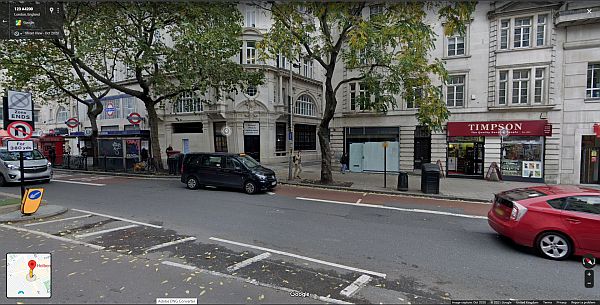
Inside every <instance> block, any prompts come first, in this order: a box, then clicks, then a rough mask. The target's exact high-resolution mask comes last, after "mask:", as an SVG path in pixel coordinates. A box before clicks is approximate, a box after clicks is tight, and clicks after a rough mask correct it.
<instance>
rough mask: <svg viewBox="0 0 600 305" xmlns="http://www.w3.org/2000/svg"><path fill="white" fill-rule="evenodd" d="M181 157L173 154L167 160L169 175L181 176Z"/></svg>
mask: <svg viewBox="0 0 600 305" xmlns="http://www.w3.org/2000/svg"><path fill="white" fill-rule="evenodd" d="M181 156H182V154H173V155H171V156H169V158H168V159H167V165H168V166H169V175H179V174H181V173H180V171H181Z"/></svg>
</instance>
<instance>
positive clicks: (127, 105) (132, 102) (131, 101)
mask: <svg viewBox="0 0 600 305" xmlns="http://www.w3.org/2000/svg"><path fill="white" fill-rule="evenodd" d="M123 111H124V113H123V116H125V117H127V116H129V115H130V114H131V113H133V112H137V101H136V99H135V98H134V97H127V98H124V99H123Z"/></svg>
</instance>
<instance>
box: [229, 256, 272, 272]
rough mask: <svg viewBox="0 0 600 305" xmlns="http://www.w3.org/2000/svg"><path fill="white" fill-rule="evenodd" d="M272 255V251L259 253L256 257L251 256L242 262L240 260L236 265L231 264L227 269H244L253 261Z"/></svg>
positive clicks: (230, 270) (231, 270)
mask: <svg viewBox="0 0 600 305" xmlns="http://www.w3.org/2000/svg"><path fill="white" fill-rule="evenodd" d="M270 256H271V253H269V252H265V253H263V254H259V255H257V256H255V257H251V258H249V259H247V260H245V261H241V262H239V263H237V264H235V265H231V266H229V267H227V271H229V272H233V271H236V270H238V269H242V268H244V267H246V266H248V265H250V264H252V263H256V262H258V261H261V260H263V259H266V258H269V257H270Z"/></svg>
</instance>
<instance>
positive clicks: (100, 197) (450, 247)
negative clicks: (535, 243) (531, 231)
mask: <svg viewBox="0 0 600 305" xmlns="http://www.w3.org/2000/svg"><path fill="white" fill-rule="evenodd" d="M57 180H61V181H62V182H58V181H55V182H52V183H51V184H49V185H47V186H46V193H45V199H46V200H47V201H48V202H50V203H54V204H60V205H63V206H65V207H68V208H75V209H81V210H86V211H93V212H96V213H104V214H108V215H114V216H118V217H124V218H127V219H132V220H136V221H140V222H144V223H149V224H154V225H158V226H162V228H161V229H160V230H159V229H153V228H149V227H144V226H140V227H137V228H131V229H127V230H120V231H115V232H111V233H107V234H104V235H102V236H100V237H99V238H92V239H90V240H89V242H90V243H94V244H100V245H106V246H107V248H108V247H112V248H110V249H115V251H118V250H119V249H120V250H122V251H126V252H124V253H125V254H127V255H129V256H136V255H137V256H143V257H146V254H144V253H143V252H142V251H141V249H144V248H146V249H147V248H148V247H149V246H152V245H153V244H160V243H163V242H165V241H168V240H173V239H174V238H175V239H176V238H189V237H195V238H196V240H195V241H193V242H188V243H182V244H179V245H177V246H171V247H166V248H163V249H161V250H160V251H159V252H157V253H155V254H154V255H159V254H158V253H160V255H161V256H165V257H166V259H169V260H173V261H174V260H178V261H179V262H181V263H183V264H186V265H193V266H196V267H198V268H202V269H206V270H217V271H219V272H225V271H223V270H225V269H226V268H227V267H228V266H231V265H233V264H235V263H239V262H240V261H243V260H244V259H247V258H249V257H253V256H256V255H259V254H261V253H264V252H269V251H266V250H265V249H257V248H256V246H258V247H262V248H266V249H267V250H272V251H270V252H271V253H272V254H273V255H272V256H271V257H269V258H267V259H264V260H261V261H259V262H256V263H253V264H251V265H249V266H247V267H244V268H241V269H239V270H237V272H233V273H231V272H230V274H236V276H240V277H243V278H252V279H255V280H257V281H259V282H261V283H268V284H269V285H277V286H282V287H286V288H290V289H295V290H298V291H306V292H310V293H314V294H315V295H319V296H324V297H331V298H335V299H338V300H344V301H349V302H373V303H379V302H388V303H408V302H411V303H431V302H434V301H435V302H443V301H449V300H450V299H598V297H599V296H600V290H599V289H600V288H594V289H586V288H584V285H583V270H584V269H583V267H582V266H581V264H580V262H579V261H578V260H576V259H573V260H570V261H564V262H555V261H550V260H546V259H542V258H540V257H538V256H536V255H535V254H534V253H533V251H531V250H529V249H527V248H523V247H518V246H515V245H513V244H512V243H511V242H509V241H506V240H503V239H501V238H499V237H498V236H497V235H496V234H495V233H494V232H493V231H492V230H491V229H490V228H489V227H488V224H487V221H486V220H485V219H483V218H484V217H482V216H483V215H485V211H486V210H487V209H488V208H489V206H486V205H482V204H475V203H460V202H448V201H438V200H427V199H418V198H405V197H404V198H403V197H395V196H377V195H372V194H361V193H352V192H333V191H322V190H313V189H308V188H293V187H286V186H280V187H278V189H276V190H275V194H259V195H253V196H248V195H245V194H243V193H240V192H236V191H229V190H215V189H202V190H198V191H191V190H187V189H185V188H184V185H183V184H182V183H180V182H179V181H178V180H153V179H128V178H114V177H102V176H88V175H79V174H77V175H63V176H59V177H57ZM65 181H68V182H65ZM80 183H83V184H80ZM0 191H4V192H10V193H14V194H16V193H18V187H7V188H4V189H2V190H0ZM297 197H303V198H305V199H298V198H297ZM306 198H308V199H318V200H326V201H314V200H306ZM327 200H329V201H331V200H333V201H340V202H341V203H346V202H348V203H359V204H363V203H373V204H375V207H368V206H367V207H365V206H360V205H348V204H341V203H334V202H328V201H327ZM380 205H385V206H391V207H396V208H401V209H402V208H406V209H414V208H418V209H425V210H431V211H434V212H432V213H428V212H425V213H422V212H415V211H410V210H398V209H382V208H377V207H376V206H380ZM440 212H441V213H440ZM69 213H71V211H70V212H69ZM436 213H437V214H436ZM444 213H446V214H445V215H444ZM449 213H452V214H451V215H448V214H449ZM440 214H442V215H440ZM69 215H76V214H69ZM470 216H475V218H470ZM86 221H87V222H84V223H83V224H82V225H80V226H75V227H73V228H58V227H54V228H47V229H44V230H47V232H50V233H52V234H63V235H65V236H69V234H74V232H75V233H77V234H79V233H81V232H83V233H86V232H89V231H90V230H92V232H93V230H94V228H95V227H98V226H101V227H102V228H103V229H104V228H109V229H110V228H114V227H118V226H119V222H112V223H110V219H103V218H101V217H100V218H98V219H92V218H90V219H89V220H86ZM107 221H108V222H109V223H107ZM86 225H87V226H86ZM111 226H112V227H111ZM32 228H33V227H32ZM153 230H154V231H153ZM161 230H162V231H161ZM61 232H62V233H61ZM0 236H2V234H0ZM132 237H133V238H132ZM0 240H1V241H4V239H3V237H0ZM134 241H135V242H134ZM144 241H147V242H144ZM232 242H237V243H238V244H232ZM136 243H137V244H136ZM239 243H241V244H239ZM252 246H255V247H254V248H252ZM211 249H217V250H214V251H212V250H211ZM277 251H283V252H284V253H283V255H279V254H277ZM117 253H118V252H117ZM207 253H208V254H207ZM289 254H293V255H297V256H296V257H290V256H289ZM150 256H151V255H150ZM194 256H197V258H194V259H192V257H194ZM206 257H208V259H207V258H206ZM306 258H308V260H307V259H306ZM315 260H319V261H315ZM321 261H325V264H323V263H321ZM327 263H330V264H327ZM332 264H338V265H332ZM339 265H343V266H342V267H339ZM347 267H349V268H354V269H352V270H351V269H349V268H347ZM357 270H358V271H357ZM365 272H367V273H368V272H372V273H375V274H380V273H385V275H386V278H385V279H383V278H381V277H378V276H376V275H372V274H369V276H370V277H371V281H370V282H369V283H368V284H367V285H366V287H364V288H361V289H359V290H358V292H356V293H355V294H353V295H351V296H344V295H342V294H341V293H340V291H341V290H342V289H343V288H344V287H346V286H347V285H349V284H350V283H352V282H353V281H354V280H355V279H356V278H358V277H359V276H360V275H364V274H365ZM67 280H69V279H67ZM182 297H185V296H182ZM115 300H116V301H118V299H115ZM297 300H298V299H293V300H292V301H291V302H297ZM123 301H128V299H123ZM224 301H230V300H224ZM239 301H240V302H244V300H243V299H240V300H239ZM278 301H280V302H281V300H278Z"/></svg>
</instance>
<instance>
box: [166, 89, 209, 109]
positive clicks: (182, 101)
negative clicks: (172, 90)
mask: <svg viewBox="0 0 600 305" xmlns="http://www.w3.org/2000/svg"><path fill="white" fill-rule="evenodd" d="M203 110H204V105H203V103H202V100H201V99H200V98H199V97H198V95H197V94H195V93H194V92H184V93H182V94H180V95H179V96H178V97H177V100H176V101H175V103H173V113H194V112H202V111H203Z"/></svg>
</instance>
